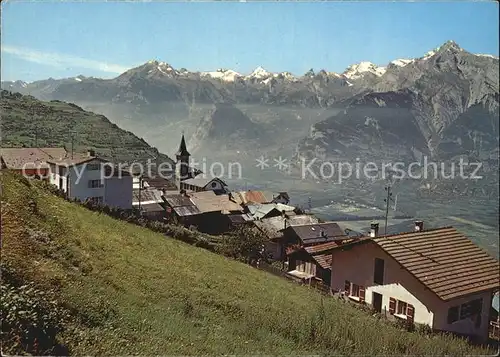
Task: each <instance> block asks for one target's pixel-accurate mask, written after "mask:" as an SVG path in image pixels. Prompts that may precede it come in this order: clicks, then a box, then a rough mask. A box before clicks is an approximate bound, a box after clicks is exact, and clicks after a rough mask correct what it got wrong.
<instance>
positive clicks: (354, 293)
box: [350, 284, 359, 297]
mask: <svg viewBox="0 0 500 357" xmlns="http://www.w3.org/2000/svg"><path fill="white" fill-rule="evenodd" d="M350 295H351V296H355V297H359V285H356V284H352V285H351V294H350Z"/></svg>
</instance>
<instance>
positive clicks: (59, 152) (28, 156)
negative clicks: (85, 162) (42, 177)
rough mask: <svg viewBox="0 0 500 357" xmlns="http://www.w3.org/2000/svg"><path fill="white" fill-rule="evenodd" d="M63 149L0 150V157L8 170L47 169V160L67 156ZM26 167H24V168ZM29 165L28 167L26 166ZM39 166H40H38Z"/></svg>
mask: <svg viewBox="0 0 500 357" xmlns="http://www.w3.org/2000/svg"><path fill="white" fill-rule="evenodd" d="M67 154H68V153H67V151H66V150H65V149H64V148H1V149H0V156H1V157H2V160H3V161H4V162H5V165H6V166H7V168H8V169H17V170H20V169H22V168H23V167H26V168H36V167H40V168H47V167H48V165H47V164H46V162H47V161H48V160H60V159H62V158H64V157H66V155H67ZM25 165H26V166H25ZM28 165H29V166H28ZM39 165H40V166H39Z"/></svg>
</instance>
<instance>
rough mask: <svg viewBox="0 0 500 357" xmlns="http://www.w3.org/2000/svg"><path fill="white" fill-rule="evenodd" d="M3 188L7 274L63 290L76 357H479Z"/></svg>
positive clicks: (23, 186)
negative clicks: (292, 356)
mask: <svg viewBox="0 0 500 357" xmlns="http://www.w3.org/2000/svg"><path fill="white" fill-rule="evenodd" d="M2 181H3V193H2V230H3V231H2V240H3V247H2V265H9V266H11V267H13V268H14V270H15V275H16V277H17V278H19V279H21V280H22V281H24V282H35V283H36V285H38V286H40V287H43V288H44V289H46V290H48V289H49V288H57V289H58V290H59V291H58V293H57V295H56V296H57V300H58V302H59V303H64V304H65V306H66V307H67V308H69V309H71V311H72V317H71V319H70V320H69V322H67V323H65V326H66V328H67V330H66V331H65V332H63V333H62V335H61V336H60V340H61V341H63V342H65V343H66V344H67V345H68V347H69V349H70V353H71V354H73V355H74V354H76V355H81V354H86V355H103V354H106V355H109V354H113V355H122V354H126V355H132V354H147V355H153V354H162V355H167V354H244V353H252V354H264V353H265V354H270V353H272V354H277V353H280V354H288V353H299V354H300V353H328V354H352V353H356V354H366V355H370V354H379V355H380V354H385V355H386V354H398V355H401V354H403V353H406V354H411V355H415V354H426V355H443V354H448V355H454V356H456V355H463V354H478V353H480V352H481V351H479V350H477V349H473V348H472V347H469V346H468V345H466V344H465V343H464V342H462V341H458V340H452V339H450V338H441V337H426V336H423V335H419V334H416V333H407V332H403V331H401V330H398V329H396V328H394V327H392V326H389V325H387V323H386V322H383V321H379V320H377V319H375V318H373V317H371V316H369V315H367V314H366V313H364V312H362V311H358V310H357V309H354V308H353V307H351V306H349V305H347V304H344V303H342V302H340V301H338V300H336V299H331V298H321V296H320V295H319V294H318V293H316V292H314V291H310V290H308V289H307V288H305V287H301V286H298V285H295V284H292V283H289V282H287V281H284V280H282V279H281V278H278V277H275V276H272V275H269V274H267V273H265V272H262V271H258V270H256V269H254V268H252V267H250V266H247V265H244V264H241V263H239V262H236V261H231V260H228V259H226V258H224V257H222V256H219V255H216V254H213V253H210V252H208V251H205V250H203V249H201V248H196V247H193V246H190V245H187V244H184V243H182V242H179V241H175V240H173V239H169V238H168V237H164V236H162V235H159V234H156V233H152V232H151V231H148V230H146V229H144V228H140V227H138V226H134V225H130V224H127V223H124V222H121V221H118V220H114V219H112V218H109V217H107V216H104V215H102V214H99V213H96V212H91V211H88V210H86V209H85V208H83V207H80V206H77V205H75V204H72V203H68V202H66V201H63V200H61V199H60V198H57V197H55V196H52V195H50V194H49V193H47V191H45V190H44V189H41V188H40V187H39V184H38V183H30V182H28V181H27V180H23V179H20V178H19V177H16V176H14V175H12V174H7V173H3V175H2ZM35 207H36V208H35ZM40 237H44V239H40ZM4 283H5V282H4ZM4 283H3V284H4ZM482 352H484V351H482Z"/></svg>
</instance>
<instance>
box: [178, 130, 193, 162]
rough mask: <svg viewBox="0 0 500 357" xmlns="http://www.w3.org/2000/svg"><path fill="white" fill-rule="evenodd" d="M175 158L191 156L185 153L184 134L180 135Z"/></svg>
mask: <svg viewBox="0 0 500 357" xmlns="http://www.w3.org/2000/svg"><path fill="white" fill-rule="evenodd" d="M175 156H177V157H183V156H191V154H190V153H189V152H188V151H187V148H186V140H185V139H184V133H183V134H182V138H181V145H179V150H178V151H177V153H176V154H175Z"/></svg>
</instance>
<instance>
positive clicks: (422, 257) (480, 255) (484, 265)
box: [368, 227, 500, 301]
mask: <svg viewBox="0 0 500 357" xmlns="http://www.w3.org/2000/svg"><path fill="white" fill-rule="evenodd" d="M368 240H370V239H368ZM371 240H373V242H375V243H376V244H377V245H378V246H380V247H381V248H382V249H383V250H384V251H385V252H386V253H387V254H389V255H390V256H391V257H392V258H394V259H395V260H396V261H397V262H398V263H400V264H401V266H402V267H403V268H404V269H406V270H407V271H408V272H409V273H410V274H412V275H413V276H414V277H415V278H416V279H418V280H419V281H420V282H421V283H422V284H424V285H425V286H426V287H427V288H429V289H430V290H431V291H432V292H434V293H435V294H436V295H437V296H438V297H439V298H440V299H442V300H445V301H446V300H450V299H453V298H457V297H460V296H463V295H468V294H472V293H477V292H481V291H485V290H489V289H493V290H494V289H498V288H499V286H500V264H499V262H498V260H497V259H495V258H493V257H491V256H490V255H489V254H488V253H486V252H485V251H484V250H482V249H481V248H479V247H478V246H477V245H475V244H474V243H473V242H472V241H471V240H469V239H468V238H467V237H465V236H464V235H463V234H461V233H460V232H458V231H457V230H456V229H455V228H453V227H445V228H438V229H432V230H424V231H421V232H409V233H401V234H395V235H388V236H381V237H377V238H372V239H371Z"/></svg>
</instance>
